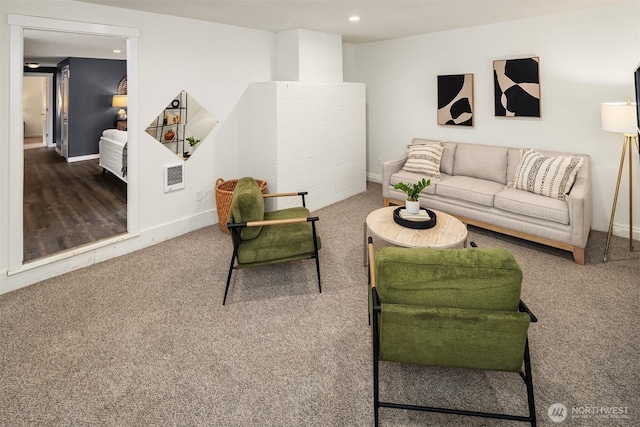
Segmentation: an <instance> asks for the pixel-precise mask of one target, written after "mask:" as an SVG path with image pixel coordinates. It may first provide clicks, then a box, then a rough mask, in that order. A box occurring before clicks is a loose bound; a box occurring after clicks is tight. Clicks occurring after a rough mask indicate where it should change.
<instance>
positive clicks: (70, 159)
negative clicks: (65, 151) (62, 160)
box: [56, 150, 100, 163]
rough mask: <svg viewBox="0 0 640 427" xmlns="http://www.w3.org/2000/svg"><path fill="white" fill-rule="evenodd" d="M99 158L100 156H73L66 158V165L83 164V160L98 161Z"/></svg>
mask: <svg viewBox="0 0 640 427" xmlns="http://www.w3.org/2000/svg"><path fill="white" fill-rule="evenodd" d="M56 151H57V150H56ZM99 158H100V154H87V155H86V156H73V157H68V158H67V163H73V162H83V161H85V160H92V159H99Z"/></svg>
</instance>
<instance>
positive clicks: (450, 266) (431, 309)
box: [368, 240, 538, 427]
mask: <svg viewBox="0 0 640 427" xmlns="http://www.w3.org/2000/svg"><path fill="white" fill-rule="evenodd" d="M368 258H369V322H370V324H371V335H372V346H373V373H372V376H373V412H374V425H375V426H376V427H377V426H378V423H379V412H380V408H395V409H403V410H414V411H426V412H437V413H444V414H456V415H463V416H475V417H484V418H497V419H507V420H514V421H523V422H528V423H530V424H531V426H532V427H533V426H535V425H536V408H535V398H534V392H533V379H532V375H531V357H530V352H529V339H528V331H529V327H530V325H531V323H533V322H537V320H538V319H537V318H536V316H534V315H533V313H532V312H531V311H530V310H529V308H528V307H527V306H526V305H525V304H524V302H522V300H521V299H520V294H521V288H522V270H521V268H520V266H519V265H518V263H517V261H516V260H515V258H514V257H513V255H512V254H510V253H509V252H508V251H506V250H504V249H499V248H466V249H438V248H426V249H425V248H397V247H384V248H381V249H379V250H378V251H377V252H376V251H375V250H374V247H373V244H372V243H371V240H369V242H368ZM381 360H382V361H386V362H388V363H403V364H410V365H423V366H438V367H446V368H456V369H460V368H464V369H468V370H471V369H474V370H483V371H501V372H504V373H505V374H504V375H506V373H512V374H516V373H517V374H519V375H520V377H521V378H522V379H523V380H524V384H522V385H521V386H520V387H521V390H522V392H523V394H524V392H525V391H526V395H527V402H528V404H527V406H526V408H527V409H526V410H523V411H522V412H525V413H527V415H515V414H514V413H513V412H510V413H507V414H505V413H495V412H478V411H477V410H475V411H473V410H471V411H469V410H461V409H452V408H450V407H447V408H445V407H438V406H433V405H430V406H418V405H415V404H412V405H409V404H408V403H400V402H399V399H401V398H402V395H407V396H408V395H411V394H412V393H411V392H409V391H408V390H403V389H402V388H400V389H399V388H398V387H395V386H390V387H384V386H383V387H380V386H379V384H380V383H383V384H385V383H387V382H388V378H389V375H390V373H393V369H384V370H383V371H382V372H381V371H380V370H379V361H381ZM413 369H414V372H415V374H416V375H420V371H421V370H423V371H424V369H425V368H420V367H419V366H414V368H413ZM452 372H453V371H452ZM423 374H426V373H425V372H423ZM455 375H456V376H458V375H461V374H459V373H457V372H456V374H455ZM417 382H418V383H420V381H417ZM478 386H480V385H478V384H476V385H474V387H478ZM485 387H486V388H487V390H488V391H489V390H490V391H492V392H493V391H495V390H494V384H493V382H491V383H487V384H485ZM431 391H433V392H434V393H437V392H438V391H437V387H432V388H431ZM405 392H406V393H405ZM381 394H382V398H381ZM428 400H433V398H432V399H428ZM522 400H524V399H522ZM414 403H415V402H414ZM431 424H436V423H435V422H433V420H432V423H431ZM453 424H460V423H459V422H453Z"/></svg>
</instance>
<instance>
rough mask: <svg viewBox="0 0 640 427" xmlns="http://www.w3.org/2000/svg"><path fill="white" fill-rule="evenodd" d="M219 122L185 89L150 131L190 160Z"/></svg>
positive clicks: (157, 138)
mask: <svg viewBox="0 0 640 427" xmlns="http://www.w3.org/2000/svg"><path fill="white" fill-rule="evenodd" d="M216 124H218V120H216V118H215V117H213V116H212V115H211V114H210V113H209V112H208V111H207V110H205V109H204V108H202V106H201V105H200V104H199V103H198V101H196V100H195V99H194V98H193V97H192V96H190V95H189V94H188V93H187V92H186V91H184V90H183V91H181V92H180V93H179V94H178V96H176V97H175V98H174V99H173V100H172V101H171V102H170V103H169V104H168V105H167V107H166V108H165V109H164V110H162V112H161V113H160V114H159V115H158V117H156V118H155V119H154V120H153V121H152V122H151V123H150V124H149V126H148V127H147V129H146V131H147V133H148V134H149V135H151V136H152V137H153V138H155V139H156V140H157V141H158V142H160V143H161V144H162V145H163V146H165V147H166V148H168V149H169V150H171V151H172V152H173V153H175V154H176V155H177V156H178V157H180V158H181V159H184V160H188V159H189V157H191V155H192V154H193V153H194V152H195V150H196V149H197V148H198V147H199V146H200V144H201V143H202V141H203V140H204V139H205V138H206V137H207V135H209V133H210V132H211V131H212V130H213V128H214V127H215V126H216Z"/></svg>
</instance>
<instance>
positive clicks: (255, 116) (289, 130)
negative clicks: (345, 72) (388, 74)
mask: <svg viewBox="0 0 640 427" xmlns="http://www.w3.org/2000/svg"><path fill="white" fill-rule="evenodd" d="M250 91H251V100H252V101H251V109H252V115H251V120H250V121H249V122H248V123H247V125H248V126H250V128H251V130H250V137H249V138H247V139H246V141H245V142H244V144H243V145H245V146H246V147H245V148H243V149H242V150H243V153H246V154H245V155H244V156H243V161H244V162H245V165H244V169H243V171H244V172H245V173H244V175H250V173H249V172H251V171H253V172H254V175H253V176H256V177H257V176H260V177H264V179H266V181H267V184H268V187H267V188H268V190H269V192H270V193H286V192H298V191H308V192H309V196H308V197H307V198H306V201H307V207H309V208H310V209H311V210H316V209H319V208H322V207H324V206H327V205H330V204H332V203H335V202H338V201H340V200H344V199H346V198H348V197H351V196H353V195H355V194H358V193H361V192H363V191H365V189H366V164H365V158H366V138H365V87H364V85H362V84H357V83H306V82H271V83H256V84H254V85H252V86H251V88H250ZM290 206H299V200H294V198H282V199H277V200H276V201H275V203H273V207H274V208H276V209H282V208H285V207H290Z"/></svg>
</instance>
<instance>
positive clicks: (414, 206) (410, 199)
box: [393, 178, 431, 214]
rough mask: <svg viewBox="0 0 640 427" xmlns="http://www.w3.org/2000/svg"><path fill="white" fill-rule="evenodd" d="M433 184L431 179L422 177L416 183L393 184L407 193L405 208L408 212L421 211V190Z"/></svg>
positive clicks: (415, 212)
mask: <svg viewBox="0 0 640 427" xmlns="http://www.w3.org/2000/svg"><path fill="white" fill-rule="evenodd" d="M430 185H431V180H430V179H424V178H422V180H421V181H418V182H416V183H415V184H412V183H409V184H405V183H404V182H399V183H397V184H396V185H394V186H393V188H395V189H396V190H401V191H403V192H405V193H406V195H407V204H406V206H405V208H406V209H407V212H409V213H412V214H417V213H418V212H419V211H420V192H421V191H422V190H424V189H425V188H427V187H428V186H430Z"/></svg>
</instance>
